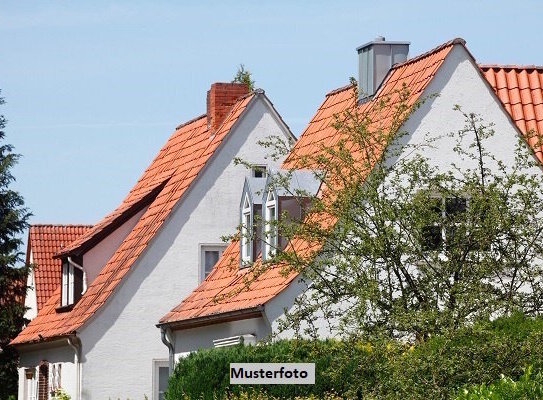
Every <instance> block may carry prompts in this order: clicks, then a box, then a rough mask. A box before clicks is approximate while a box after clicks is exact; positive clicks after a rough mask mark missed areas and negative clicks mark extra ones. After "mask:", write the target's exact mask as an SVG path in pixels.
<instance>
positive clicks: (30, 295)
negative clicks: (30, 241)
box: [25, 250, 38, 320]
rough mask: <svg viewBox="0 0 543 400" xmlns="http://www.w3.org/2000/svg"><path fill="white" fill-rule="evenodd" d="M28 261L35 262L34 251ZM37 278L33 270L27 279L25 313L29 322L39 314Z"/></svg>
mask: <svg viewBox="0 0 543 400" xmlns="http://www.w3.org/2000/svg"><path fill="white" fill-rule="evenodd" d="M28 261H29V262H30V264H32V263H33V262H34V258H33V257H32V250H30V256H29V259H28ZM35 276H36V275H35V274H34V271H33V270H32V271H30V273H29V274H28V277H27V278H26V286H28V290H27V291H26V296H25V307H26V308H27V310H26V312H25V318H26V319H28V320H33V319H34V317H35V316H36V315H37V314H38V300H37V298H36V282H35Z"/></svg>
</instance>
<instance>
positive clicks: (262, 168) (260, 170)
mask: <svg viewBox="0 0 543 400" xmlns="http://www.w3.org/2000/svg"><path fill="white" fill-rule="evenodd" d="M257 173H261V174H262V176H256V175H257ZM251 176H252V177H253V178H257V179H260V178H267V177H268V168H267V167H266V166H265V165H253V167H252V168H251Z"/></svg>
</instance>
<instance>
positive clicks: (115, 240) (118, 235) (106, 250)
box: [83, 207, 147, 285]
mask: <svg viewBox="0 0 543 400" xmlns="http://www.w3.org/2000/svg"><path fill="white" fill-rule="evenodd" d="M146 209H147V207H145V208H144V209H143V210H141V211H140V212H138V213H137V214H135V215H134V216H133V217H132V218H130V219H129V220H128V221H126V222H125V223H124V224H122V225H121V226H120V227H118V228H117V229H115V230H114V231H113V232H112V233H110V234H109V235H108V236H107V238H105V239H104V240H102V241H101V242H100V243H98V244H97V245H96V246H94V247H93V248H92V249H90V250H89V251H88V252H86V253H85V254H84V255H83V268H84V269H85V272H86V274H87V285H90V284H91V283H92V281H94V279H95V278H96V276H97V275H98V274H99V273H100V271H101V270H102V268H103V267H104V265H106V263H107V262H108V261H109V259H110V258H111V256H112V255H113V253H115V250H117V248H118V247H119V246H120V245H121V243H122V242H123V240H124V239H125V238H126V237H127V236H128V234H129V233H130V232H131V231H132V228H134V226H136V223H137V222H138V221H139V219H140V218H141V216H142V215H143V213H144V212H145V210H146Z"/></svg>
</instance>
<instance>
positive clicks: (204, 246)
mask: <svg viewBox="0 0 543 400" xmlns="http://www.w3.org/2000/svg"><path fill="white" fill-rule="evenodd" d="M226 246H227V245H226V244H225V243H200V244H199V245H198V247H199V254H200V257H199V260H200V262H199V268H198V271H199V273H198V280H199V282H202V281H203V280H204V279H205V278H206V263H205V253H206V251H218V252H219V260H220V259H221V257H222V253H223V252H224V250H225V249H226Z"/></svg>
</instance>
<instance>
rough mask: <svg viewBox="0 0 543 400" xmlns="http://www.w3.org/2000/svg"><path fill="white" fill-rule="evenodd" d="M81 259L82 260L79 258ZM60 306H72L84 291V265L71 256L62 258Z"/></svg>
mask: <svg viewBox="0 0 543 400" xmlns="http://www.w3.org/2000/svg"><path fill="white" fill-rule="evenodd" d="M78 261H80V260H78ZM61 282H62V283H61V296H60V307H61V308H64V307H70V306H72V305H73V304H75V303H77V301H78V300H79V299H80V298H81V295H82V293H83V267H82V266H81V263H80V262H79V263H78V262H76V261H74V260H72V258H71V257H67V258H64V259H62V280H61Z"/></svg>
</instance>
